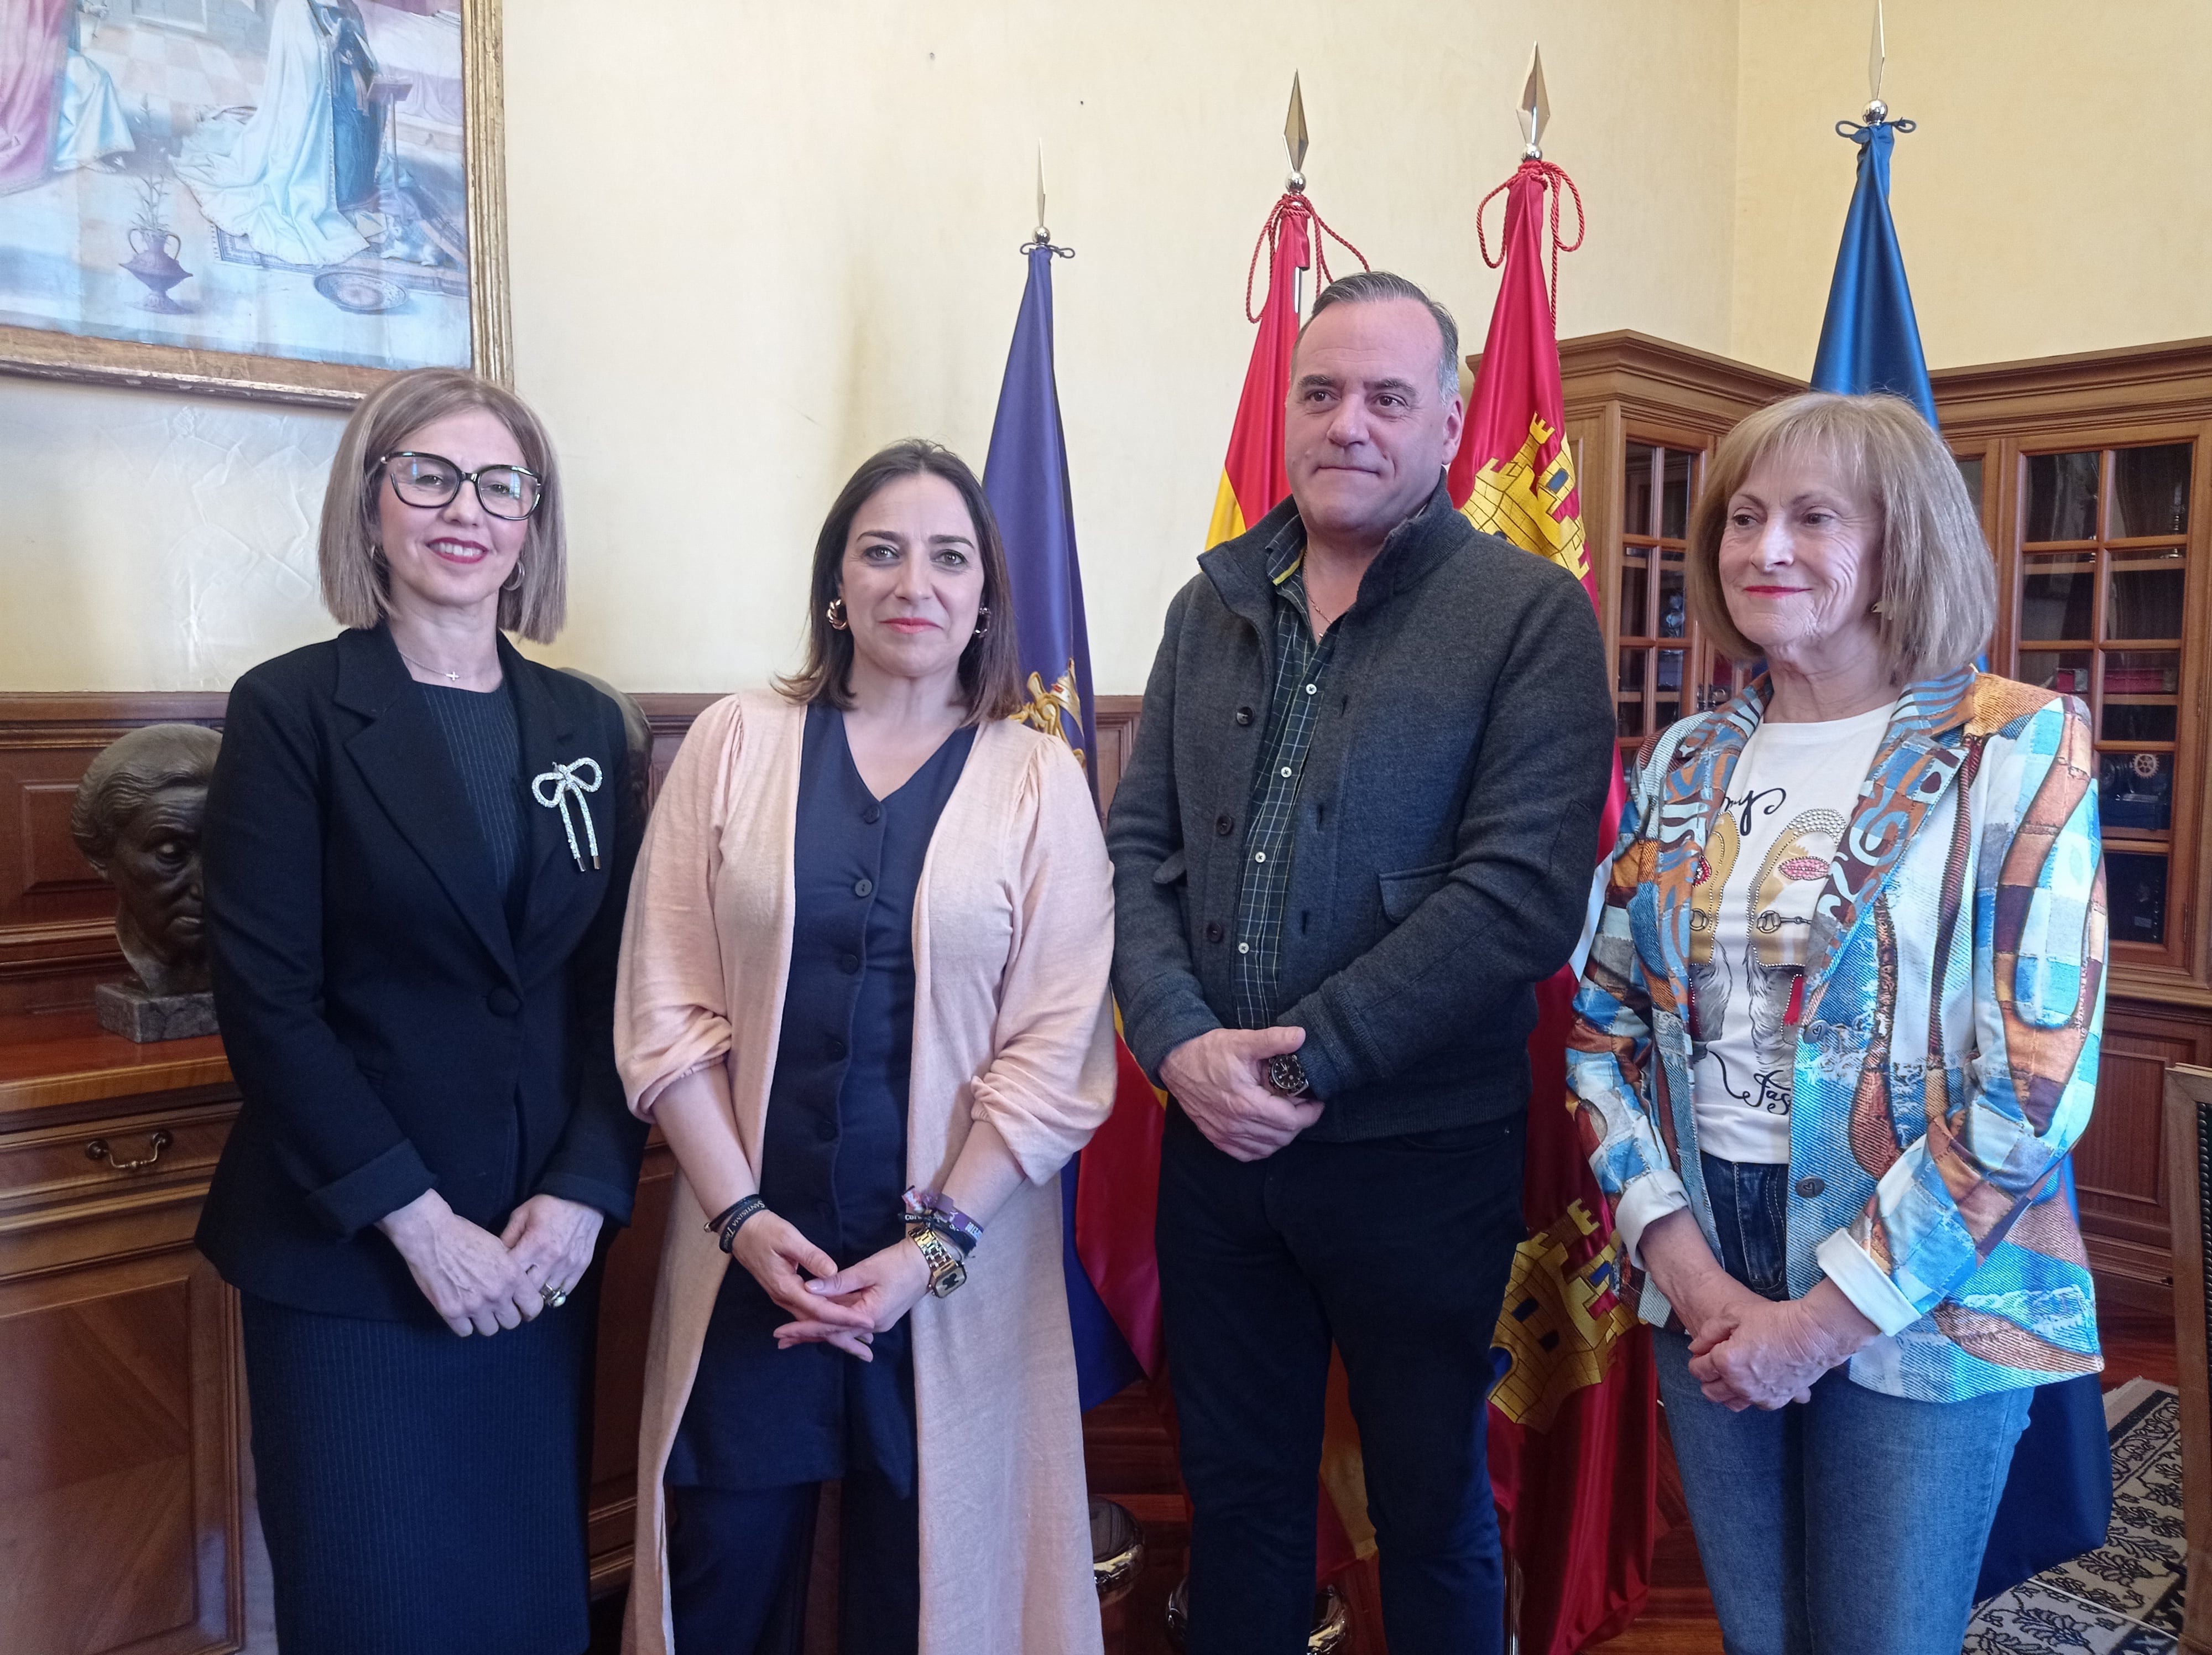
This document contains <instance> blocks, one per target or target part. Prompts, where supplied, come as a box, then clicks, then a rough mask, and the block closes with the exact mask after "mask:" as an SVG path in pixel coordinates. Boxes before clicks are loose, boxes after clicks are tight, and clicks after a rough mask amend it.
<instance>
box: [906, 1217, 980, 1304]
mask: <svg viewBox="0 0 2212 1655" xmlns="http://www.w3.org/2000/svg"><path fill="white" fill-rule="evenodd" d="M907 1239H908V1241H911V1242H912V1243H914V1244H915V1246H917V1247H919V1248H921V1256H922V1262H923V1263H926V1264H927V1265H928V1266H929V1291H930V1292H931V1293H933V1294H934V1295H936V1296H937V1297H938V1298H939V1299H943V1298H945V1296H947V1295H948V1294H950V1293H951V1292H952V1291H953V1290H954V1289H955V1288H956V1287H959V1286H960V1284H961V1283H962V1282H963V1281H967V1279H968V1266H967V1265H966V1264H965V1263H963V1261H962V1259H961V1257H960V1254H959V1251H958V1250H957V1249H956V1248H955V1247H954V1246H953V1244H951V1242H949V1241H947V1240H946V1239H945V1238H944V1237H943V1236H941V1235H939V1234H938V1233H937V1232H936V1231H934V1230H912V1231H909V1232H908V1233H907Z"/></svg>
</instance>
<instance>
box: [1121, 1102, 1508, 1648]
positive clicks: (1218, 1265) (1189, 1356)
mask: <svg viewBox="0 0 2212 1655" xmlns="http://www.w3.org/2000/svg"><path fill="white" fill-rule="evenodd" d="M1526 1124H1527V1123H1526V1121H1525V1119H1524V1117H1520V1116H1516V1117H1513V1118H1511V1119H1510V1120H1506V1121H1498V1122H1492V1123H1488V1124H1486V1125H1483V1126H1479V1127H1466V1128H1457V1129H1450V1130H1446V1131H1438V1132H1428V1133H1417V1134H1413V1135H1407V1136H1404V1137H1397V1138H1386V1139H1377V1140H1373V1141H1368V1142H1364V1143H1316V1142H1310V1141H1307V1140H1304V1139H1297V1140H1294V1141H1292V1142H1291V1144H1290V1145H1288V1146H1287V1147H1285V1148H1283V1149H1281V1150H1279V1151H1278V1152H1277V1153H1275V1154H1273V1155H1272V1156H1270V1157H1268V1158H1267V1159H1265V1160H1262V1161H1254V1162H1243V1161H1238V1160H1236V1159H1233V1158H1231V1157H1230V1156H1228V1155H1225V1154H1224V1153H1222V1152H1221V1151H1219V1150H1218V1149H1216V1148H1215V1147H1213V1146H1212V1144H1211V1143H1209V1142H1207V1141H1206V1138H1205V1136H1204V1135H1202V1134H1201V1133H1200V1131H1199V1129H1197V1127H1196V1126H1194V1125H1193V1124H1192V1123H1191V1122H1190V1120H1189V1118H1188V1117H1187V1116H1185V1115H1184V1114H1183V1113H1182V1110H1181V1109H1179V1108H1176V1107H1174V1106H1172V1105H1171V1106H1170V1110H1169V1112H1168V1123H1167V1130H1166V1136H1165V1141H1164V1145H1163V1147H1162V1152H1161V1157H1160V1204H1159V1220H1158V1232H1157V1238H1158V1249H1159V1265H1160V1303H1161V1310H1162V1312H1163V1316H1164V1322H1165V1325H1166V1332H1167V1347H1168V1372H1169V1377H1170V1381H1171V1382H1172V1384H1173V1385H1174V1388H1175V1399H1176V1413H1177V1415H1178V1416H1179V1421H1180V1432H1181V1436H1182V1474H1183V1482H1184V1485H1185V1486H1186V1487H1187V1488H1188V1490H1189V1492H1190V1497H1191V1502H1192V1506H1193V1508H1194V1514H1195V1515H1194V1523H1193V1525H1192V1530H1191V1548H1190V1643H1189V1652H1190V1655H1281V1652H1283V1651H1285V1650H1294V1649H1299V1648H1303V1647H1304V1642H1305V1639H1306V1637H1307V1635H1308V1634H1309V1633H1310V1631H1311V1629H1312V1609H1313V1591H1314V1524H1315V1519H1316V1500H1317V1498H1318V1490H1317V1486H1316V1479H1317V1477H1318V1476H1319V1474H1320V1466H1321V1445H1322V1416H1323V1411H1324V1407H1325V1403H1326V1400H1327V1393H1328V1359H1329V1346H1330V1344H1331V1342H1334V1344H1335V1346H1336V1348H1337V1349H1338V1350H1339V1351H1340V1352H1341V1353H1342V1354H1343V1357H1344V1366H1345V1372H1346V1375H1347V1377H1348V1378H1350V1380H1351V1400H1352V1413H1353V1415H1354V1416H1355V1417H1356V1418H1357V1420H1358V1424H1359V1435H1360V1445H1361V1451H1362V1453H1363V1455H1364V1459H1365V1463H1366V1477H1367V1500H1368V1510H1369V1513H1370V1516H1371V1517H1372V1518H1373V1519H1374V1523H1375V1530H1376V1541H1377V1543H1378V1544H1379V1546H1380V1548H1381V1551H1382V1580H1383V1623H1384V1628H1385V1631H1386V1633H1387V1635H1388V1637H1389V1644H1390V1650H1391V1655H1484V1652H1493V1651H1497V1650H1498V1649H1499V1647H1500V1645H1501V1639H1502V1630H1503V1623H1504V1579H1503V1570H1502V1567H1501V1562H1500V1558H1499V1553H1498V1518H1497V1512H1496V1510H1495V1508H1494V1507H1493V1506H1492V1502H1491V1495H1490V1475H1489V1465H1488V1456H1487V1454H1486V1431H1487V1409H1488V1400H1487V1399H1488V1396H1489V1391H1490V1384H1491V1377H1492V1366H1491V1333H1492V1329H1493V1328H1494V1327H1495V1325H1496V1323H1497V1321H1498V1305H1499V1303H1500V1301H1501V1300H1502V1299H1504V1294H1505V1283H1506V1280H1507V1277H1508V1275H1510V1271H1511V1269H1512V1262H1513V1250H1514V1249H1515V1248H1516V1246H1518V1245H1519V1244H1520V1243H1521V1241H1522V1237H1523V1233H1524V1232H1523V1229H1522V1218H1521V1162H1522V1147H1523V1143H1524V1141H1525V1137H1526Z"/></svg>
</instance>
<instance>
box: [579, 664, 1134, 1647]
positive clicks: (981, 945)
mask: <svg viewBox="0 0 2212 1655" xmlns="http://www.w3.org/2000/svg"><path fill="white" fill-rule="evenodd" d="M804 726H805V709H803V708H800V707H797V706H794V705H793V704H792V703H789V702H787V701H785V700H784V699H783V698H781V697H778V696H775V695H771V694H766V693H759V694H750V695H744V696H733V697H730V698H729V699H727V700H725V701H721V702H718V703H715V704H714V706H713V707H710V708H709V709H707V711H706V712H705V713H703V714H702V715H700V717H699V719H698V721H696V723H695V724H694V725H693V726H692V727H691V733H690V735H689V736H688V737H687V738H686V739H685V740H684V748H683V751H681V752H679V753H678V755H677V757H676V763H675V765H674V767H673V768H672V769H671V770H670V772H669V776H668V781H667V784H666V785H665V787H664V788H663V789H662V791H661V794H660V798H659V803H658V804H657V805H656V806H655V808H654V810H653V819H652V823H651V825H650V828H649V830H648V831H647V835H646V840H645V847H644V849H643V850H642V851H641V853H640V855H639V856H638V861H637V872H636V875H635V880H634V883H633V884H632V885H631V889H630V899H629V919H628V922H627V923H626V925H625V927H624V929H623V951H622V970H621V977H620V979H619V983H618V984H617V990H616V998H615V1049H616V1055H617V1060H618V1061H619V1062H620V1064H621V1066H622V1073H623V1085H624V1086H625V1087H626V1088H627V1090H628V1092H629V1098H630V1102H631V1107H632V1108H633V1109H635V1110H636V1111H637V1112H638V1114H640V1115H641V1116H643V1117H647V1118H650V1117H651V1116H652V1113H653V1100H654V1099H655V1098H657V1097H658V1096H659V1093H660V1092H661V1091H662V1089H663V1088H665V1086H667V1085H668V1084H669V1082H670V1081H671V1080H674V1079H676V1078H677V1077H678V1075H680V1074H684V1072H686V1071H687V1070H690V1069H692V1068H696V1067H698V1066H699V1065H700V1064H702V1063H705V1062H722V1063H724V1064H726V1066H727V1068H728V1070H729V1076H730V1095H731V1098H732V1104H733V1106H734V1109H735V1111H736V1115H737V1123H736V1124H737V1130H738V1141H739V1142H740V1144H741V1145H742V1146H743V1147H744V1152H745V1153H746V1155H747V1156H748V1157H750V1159H752V1162H753V1165H754V1168H755V1171H758V1169H759V1157H760V1153H761V1141H762V1125H763V1117H765V1115H766V1113H767V1110H768V1093H769V1080H770V1078H771V1077H772V1075H773V1074H775V1048H776V1035H777V1031H778V1030H779V1029H780V1028H781V1024H782V1019H783V995H784V983H785V977H786V976H787V971H788V968H789V965H790V960H791V927H792V900H793V898H792V889H793V886H792V839H793V824H794V822H795V820H796V819H797V811H798V802H799V749H800V736H801V733H802V730H803V728H804ZM1113 932H1114V916H1113V896H1112V876H1111V872H1110V869H1109V866H1108V863H1107V860H1106V849H1105V843H1104V841H1103V838H1102V837H1101V836H1100V833H1099V830H1098V819H1097V813H1096V812H1095V811H1094V810H1093V808H1092V806H1091V795H1090V792H1089V789H1088V788H1086V787H1085V784H1084V780H1083V776H1082V772H1081V770H1079V767H1078V766H1077V764H1076V763H1075V760H1074V758H1073V755H1071V754H1070V753H1069V752H1068V751H1067V749H1066V747H1065V746H1064V745H1061V744H1060V743H1059V742H1057V741H1053V740H1050V739H1047V738H1045V737H1043V736H1042V735H1040V734H1038V733H1036V732H1035V731H1033V730H1030V729H1027V728H1025V727H1022V726H1019V725H1017V724H1013V723H1010V722H1007V721H1003V720H994V721H991V722H989V723H987V724H986V725H984V726H983V727H982V728H981V730H979V731H978V732H977V733H976V737H975V746H974V748H973V750H972V751H970V753H969V759H968V764H967V768H966V769H965V770H963V772H962V775H961V777H960V781H959V783H958V785H957V787H956V788H954V789H953V793H952V797H951V800H949V801H948V802H947V803H946V805H945V813H944V815H943V816H942V817H941V818H939V822H938V825H937V831H936V833H935V834H934V836H933V837H932V839H931V841H930V847H929V853H928V857H927V861H926V862H925V863H924V865H923V868H922V876H921V888H920V891H919V892H918V893H917V895H916V897H915V913H914V958H915V1027H914V1062H913V1072H912V1088H911V1092H910V1093H909V1098H908V1115H907V1171H908V1177H910V1178H911V1179H912V1180H913V1181H914V1182H915V1183H920V1184H923V1185H926V1186H928V1187H932V1188H937V1187H941V1186H942V1184H943V1183H944V1180H945V1175H946V1174H947V1173H948V1172H949V1171H951V1167H952V1163H953V1161H954V1159H956V1158H957V1156H958V1154H959V1153H960V1147H961V1145H962V1143H963V1141H965V1140H966V1137H967V1135H968V1128H969V1122H970V1121H972V1120H975V1119H976V1118H978V1117H981V1118H985V1119H987V1120H989V1121H990V1122H991V1123H992V1124H993V1125H994V1126H995V1127H996V1128H997V1129H999V1132H1000V1135H1001V1136H1002V1137H1004V1138H1005V1140H1006V1144H1007V1146H1008V1147H1009V1148H1011V1149H1012V1152H1013V1153H1014V1155H1015V1157H1016V1159H1018V1161H1019V1162H1020V1164H1021V1166H1022V1170H1023V1171H1024V1172H1025V1173H1026V1174H1027V1175H1028V1182H1026V1183H1024V1184H1023V1185H1022V1186H1021V1187H1020V1188H1019V1189H1018V1190H1017V1191H1016V1192H1015V1194H1014V1195H1013V1196H1012V1197H1011V1198H1010V1199H1009V1200H1008V1201H1007V1202H1006V1205H1005V1206H1004V1207H1003V1208H1000V1211H999V1212H998V1214H996V1215H995V1216H994V1218H993V1220H992V1221H991V1225H990V1233H989V1236H988V1238H987V1239H986V1240H985V1242H984V1244H983V1245H982V1246H981V1247H980V1248H979V1249H977V1250H976V1253H975V1259H974V1261H973V1263H972V1264H971V1266H970V1269H969V1277H968V1284H967V1285H966V1286H965V1287H962V1288H961V1289H960V1290H959V1291H957V1293H953V1294H952V1295H951V1297H950V1298H948V1299H941V1300H940V1299H929V1298H925V1299H923V1300H922V1301H921V1304H920V1305H917V1306H916V1307H915V1311H914V1312H913V1317H914V1367H915V1429H916V1438H917V1449H918V1455H919V1461H920V1468H921V1470H920V1493H921V1650H922V1655H1045V1652H1052V1655H1087V1652H1096V1651H1098V1650H1099V1649H1100V1647H1101V1645H1100V1640H1099V1622H1098V1608H1097V1598H1096V1597H1095V1596H1094V1594H1093V1590H1092V1586H1091V1543H1090V1527H1089V1519H1088V1516H1087V1510H1086V1504H1085V1484H1084V1474H1083V1439H1082V1428H1081V1421H1080V1420H1079V1415H1078V1411H1077V1402H1076V1389H1075V1356H1074V1350H1073V1345H1072V1344H1071V1342H1070V1339H1069V1335H1068V1322H1067V1301H1066V1290H1065V1286H1064V1283H1063V1281H1062V1278H1061V1275H1060V1190H1059V1184H1058V1182H1057V1180H1056V1178H1055V1177H1054V1175H1055V1174H1056V1173H1057V1172H1058V1171H1060V1167H1061V1165H1063V1164H1064V1163H1065V1162H1066V1159H1067V1158H1068V1157H1069V1156H1070V1155H1072V1154H1073V1153H1075V1151H1076V1150H1078V1149H1079V1148H1081V1147H1082V1146H1083V1144H1084V1143H1085V1141H1086V1140H1087V1139H1089V1137H1090V1136H1091V1133H1092V1131H1093V1130H1094V1129H1096V1128H1097V1126H1098V1124H1099V1123H1101V1122H1103V1120H1104V1119H1105V1118H1106V1116H1107V1113H1108V1111H1109V1110H1110V1109H1111V1108H1112V1105H1113V1093H1114V1078H1115V1070H1114V1036H1113V1021H1112V1016H1111V1013H1110V1011H1109V1003H1108V1000H1107V988H1106V976H1107V967H1108V962H1109V957H1110V955H1111V953H1112V950H1113ZM705 1223H706V1214H704V1213H703V1212H702V1210H701V1208H700V1206H699V1202H698V1200H697V1198H696V1196H694V1195H693V1194H692V1192H691V1190H690V1186H689V1185H688V1184H687V1183H685V1181H684V1177H683V1176H682V1174H681V1172H680V1171H679V1172H678V1176H677V1179H676V1190H675V1197H674V1202H673V1205H672V1207H671V1211H670V1213H669V1218H668V1238H667V1242H666V1244H665V1249H664V1250H663V1252H662V1255H661V1267H660V1281H659V1290H658V1293H656V1295H655V1299H654V1304H653V1333H652V1336H651V1342H650V1346H649V1349H648V1352H647V1367H646V1381H645V1384H646V1395H645V1408H644V1415H643V1419H642V1421H641V1426H640V1431H639V1444H638V1467H639V1473H640V1475H639V1485H638V1500H637V1550H636V1561H635V1564H634V1566H633V1572H632V1575H631V1582H630V1597H629V1624H628V1626H627V1628H625V1633H624V1637H623V1648H624V1649H625V1651H629V1652H639V1655H669V1652H670V1646H671V1638H672V1633H671V1628H670V1611H669V1602H668V1587H667V1573H666V1561H667V1559H666V1529H665V1508H664V1500H663V1496H662V1490H661V1477H662V1475H663V1473H664V1471H665V1469H666V1466H667V1463H668V1452H669V1448H670V1445H671V1443H672V1442H673V1441H674V1439H675V1435H676V1427H677V1425H678V1422H679V1421H681V1420H682V1418H683V1416H684V1402H685V1400H686V1398H687V1397H688V1396H690V1390H691V1381H692V1377H693V1375H694V1373H695V1372H696V1370H697V1367H698V1362H699V1348H700V1344H701V1342H702V1339H703V1338H704V1336H705V1335H706V1329H707V1321H708V1316H709V1314H710V1313H711V1312H712V1311H713V1309H714V1295H715V1293H716V1291H717V1289H718V1287H720V1281H721V1277H722V1272H723V1270H724V1269H728V1268H733V1267H732V1266H730V1265H729V1264H728V1263H727V1261H726V1260H725V1259H724V1257H723V1256H722V1254H721V1253H720V1250H717V1248H716V1247H715V1245H714V1238H713V1237H712V1236H710V1235H708V1233H707V1232H706V1230H705V1227H704V1226H705Z"/></svg>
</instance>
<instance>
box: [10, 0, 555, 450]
mask: <svg viewBox="0 0 2212 1655" xmlns="http://www.w3.org/2000/svg"><path fill="white" fill-rule="evenodd" d="M456 4H457V5H458V7H459V11H460V34H461V81H462V105H463V136H462V149H461V154H462V160H463V168H464V189H465V212H466V217H467V227H468V248H467V282H468V308H469V344H470V358H471V360H470V363H469V366H470V367H471V368H472V369H473V371H475V372H476V373H477V374H482V375H483V377H485V378H487V379H489V380H494V381H495V382H497V383H500V384H507V383H510V382H511V378H512V371H513V347H512V332H511V328H512V324H511V320H510V316H509V309H508V296H507V151H506V143H505V121H504V114H503V103H504V100H503V81H504V76H503V70H502V64H501V17H500V9H501V0H456ZM5 200H6V198H5V197H0V204H4V202H5ZM397 371H398V369H396V368H376V367H367V366H358V365H355V364H352V363H345V362H324V361H316V360H311V359H307V358H304V357H289V356H259V355H251V354H246V353H242V352H232V351H223V350H204V349H197V348H193V347H190V346H184V345H174V344H146V343H141V342H138V341H135V340H125V339H115V338H100V337H94V336H91V335H87V334H78V333H70V332H64V331H62V330H60V329H58V328H51V327H33V326H14V325H10V324H6V323H0V374H9V375H14V376H19V377H28V378H33V379H45V380H71V381H75V382H76V383H80V384H90V385H108V386H128V387H133V388H143V389H152V390H168V391H182V392H194V393H198V394H204V395H211V396H221V397H236V398H244V399H248V400H252V401H256V402H272V403H291V404H298V405H307V406H320V407H344V406H348V405H351V404H353V403H355V402H357V401H358V400H360V399H361V398H362V396H364V395H365V394H367V392H368V391H369V390H370V389H372V388H373V387H374V386H376V385H378V384H379V383H380V382H381V381H383V380H386V379H388V378H389V377H391V375H392V374H393V373H395V372H397Z"/></svg>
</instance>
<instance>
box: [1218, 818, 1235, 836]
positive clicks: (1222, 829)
mask: <svg viewBox="0 0 2212 1655" xmlns="http://www.w3.org/2000/svg"><path fill="white" fill-rule="evenodd" d="M1213 831H1215V832H1216V833H1218V834H1219V835H1220V836H1221V837H1223V838H1225V839H1226V838H1227V837H1229V836H1230V835H1231V834H1232V833H1234V832H1236V831H1237V824H1236V822H1235V821H1234V820H1233V819H1232V818H1229V817H1226V816H1217V817H1215V818H1213Z"/></svg>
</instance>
